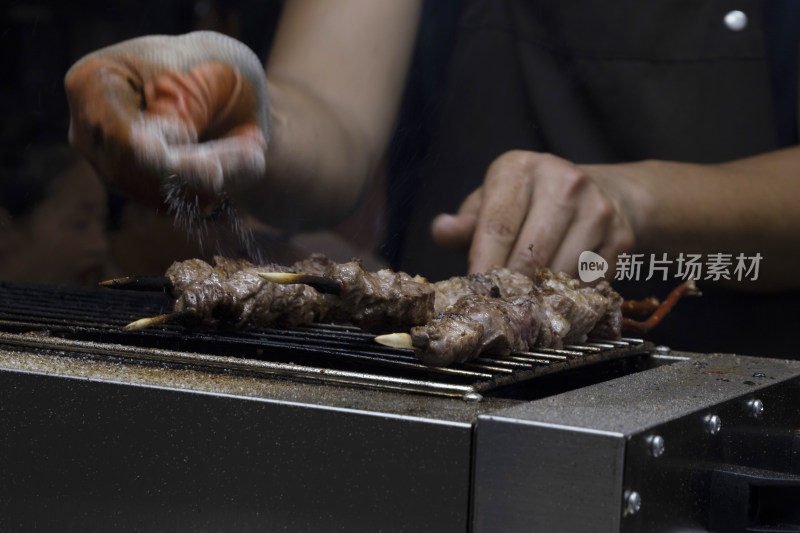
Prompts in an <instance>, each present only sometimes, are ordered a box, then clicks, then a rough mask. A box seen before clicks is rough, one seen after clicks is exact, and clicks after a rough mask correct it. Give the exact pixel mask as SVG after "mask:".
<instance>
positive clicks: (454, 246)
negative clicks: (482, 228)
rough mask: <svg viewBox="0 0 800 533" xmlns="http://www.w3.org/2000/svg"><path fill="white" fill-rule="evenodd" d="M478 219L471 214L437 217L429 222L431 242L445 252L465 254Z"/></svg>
mask: <svg viewBox="0 0 800 533" xmlns="http://www.w3.org/2000/svg"><path fill="white" fill-rule="evenodd" d="M477 222H478V217H477V216H476V215H473V214H469V213H465V214H463V215H447V214H442V215H439V216H437V217H436V218H434V219H433V222H431V235H433V241H434V242H435V243H436V244H437V245H438V246H440V247H442V248H444V249H445V250H450V251H454V252H466V251H467V250H469V245H470V243H471V242H472V235H473V234H474V233H475V226H476V224H477Z"/></svg>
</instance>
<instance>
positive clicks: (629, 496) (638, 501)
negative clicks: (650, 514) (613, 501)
mask: <svg viewBox="0 0 800 533" xmlns="http://www.w3.org/2000/svg"><path fill="white" fill-rule="evenodd" d="M623 498H625V509H624V510H623V511H622V516H628V515H632V514H636V513H638V512H639V509H641V508H642V497H641V495H639V493H638V492H636V491H635V490H626V491H625V494H623Z"/></svg>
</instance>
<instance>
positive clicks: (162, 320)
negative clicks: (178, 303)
mask: <svg viewBox="0 0 800 533" xmlns="http://www.w3.org/2000/svg"><path fill="white" fill-rule="evenodd" d="M194 315H195V311H194V310H193V309H186V310H185V311H175V312H172V313H166V314H164V315H157V316H150V317H147V318H140V319H139V320H135V321H133V322H131V323H130V324H128V325H127V326H125V327H124V328H122V329H124V330H125V331H139V330H140V329H145V328H150V327H153V326H160V325H161V324H169V323H170V322H176V321H177V320H180V319H183V318H187V317H190V316H194Z"/></svg>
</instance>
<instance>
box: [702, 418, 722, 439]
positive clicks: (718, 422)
mask: <svg viewBox="0 0 800 533" xmlns="http://www.w3.org/2000/svg"><path fill="white" fill-rule="evenodd" d="M703 422H705V424H706V431H708V432H709V433H711V434H712V435H716V434H717V433H719V432H720V430H721V429H722V419H721V418H720V417H719V416H717V415H707V416H706V417H705V418H703Z"/></svg>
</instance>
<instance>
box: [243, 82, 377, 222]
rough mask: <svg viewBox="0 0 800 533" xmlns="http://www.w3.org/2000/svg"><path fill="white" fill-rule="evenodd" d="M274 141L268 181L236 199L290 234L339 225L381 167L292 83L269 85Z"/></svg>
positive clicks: (349, 130)
mask: <svg viewBox="0 0 800 533" xmlns="http://www.w3.org/2000/svg"><path fill="white" fill-rule="evenodd" d="M269 88H270V95H271V96H272V101H273V105H272V110H271V111H272V139H271V141H270V145H269V147H268V150H267V158H266V163H267V171H266V175H265V178H264V179H263V180H261V181H259V182H257V183H250V184H247V185H246V187H244V188H243V189H242V190H239V191H237V192H236V193H235V200H236V203H237V205H239V206H241V207H242V208H244V209H245V210H246V211H248V212H250V213H251V214H253V215H254V216H256V217H257V218H259V219H260V220H262V221H264V222H266V223H268V224H271V225H274V226H278V227H282V228H285V229H287V230H289V231H292V230H304V229H310V228H318V227H324V226H327V225H331V224H334V223H336V222H337V221H339V220H340V219H341V218H342V217H343V216H346V214H347V213H348V212H349V210H351V209H352V208H353V206H354V205H355V204H356V203H357V201H358V199H359V197H360V195H361V191H362V189H363V188H364V184H365V182H366V181H367V179H368V178H369V177H371V176H372V174H373V172H374V171H375V168H376V166H377V161H378V158H377V157H376V152H374V151H372V150H370V148H369V147H368V146H366V144H365V140H364V139H363V136H360V135H359V134H358V133H357V131H355V130H354V128H352V127H349V128H348V127H347V126H346V125H344V124H343V123H342V122H341V120H340V119H339V118H338V117H336V116H335V115H334V114H332V113H331V110H330V109H329V108H328V107H327V106H325V105H324V103H322V102H320V101H319V100H317V99H315V98H314V96H313V95H311V94H309V93H307V92H305V91H303V90H302V88H300V87H297V86H296V85H294V84H292V83H286V82H274V83H273V82H270V83H269Z"/></svg>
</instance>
